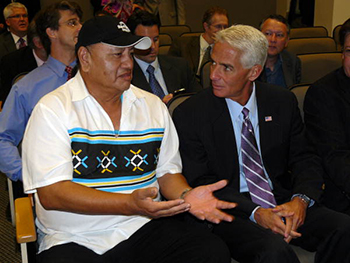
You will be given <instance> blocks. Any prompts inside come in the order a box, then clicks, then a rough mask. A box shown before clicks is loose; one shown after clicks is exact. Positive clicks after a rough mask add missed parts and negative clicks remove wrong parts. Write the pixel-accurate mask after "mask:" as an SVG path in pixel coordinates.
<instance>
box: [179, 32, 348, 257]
mask: <svg viewBox="0 0 350 263" xmlns="http://www.w3.org/2000/svg"><path fill="white" fill-rule="evenodd" d="M267 48H268V43H267V40H266V38H265V36H264V35H263V34H262V33H261V32H260V31H259V30H257V29H255V28H253V27H251V26H245V25H235V26H232V27H230V28H228V29H225V30H223V31H220V32H219V33H217V40H216V43H215V45H214V47H213V52H212V55H211V57H212V60H213V65H212V67H211V73H210V78H211V81H212V88H209V89H205V90H203V91H202V92H200V93H198V94H196V95H194V96H193V97H191V98H190V99H188V100H186V101H185V102H184V103H182V104H180V105H179V106H178V107H177V108H176V109H175V111H174V122H175V125H176V128H177V131H178V134H179V138H180V154H181V158H182V163H183V174H184V175H185V177H186V178H187V180H188V182H189V184H190V185H191V186H193V187H194V186H198V185H203V184H208V183H210V182H216V181H217V180H221V179H225V180H227V181H228V185H227V187H226V188H224V189H222V190H220V191H219V192H217V193H216V196H217V197H218V198H220V199H222V200H226V201H233V202H236V203H238V206H237V208H236V209H235V210H234V211H233V210H232V211H228V212H229V213H231V214H233V215H234V216H235V220H234V221H233V222H232V223H226V222H225V223H221V224H218V225H210V224H207V222H204V224H206V225H208V227H209V228H210V229H211V231H213V233H215V234H217V235H219V236H220V237H221V238H222V239H223V240H224V241H225V242H226V244H227V245H228V247H229V249H230V251H231V257H232V258H234V259H236V260H237V261H239V262H266V263H274V262H276V263H280V262H284V263H289V262H299V260H298V258H297V256H296V255H295V253H294V251H293V250H292V249H291V247H290V246H289V244H288V243H291V244H294V245H297V246H300V247H302V248H304V249H307V250H309V251H317V253H316V257H315V258H316V261H315V262H316V263H320V262H350V250H349V242H350V217H349V216H347V215H345V214H342V213H338V212H335V211H333V210H330V209H328V208H325V207H322V206H321V205H320V204H319V198H320V195H321V193H322V183H323V180H322V172H323V171H322V167H321V165H320V160H319V158H318V156H317V155H315V154H314V153H313V152H312V148H311V147H310V146H309V145H308V144H307V141H306V138H305V136H304V133H303V123H302V120H301V116H300V112H299V110H298V103H297V100H296V98H295V96H294V94H293V93H291V92H290V91H288V90H285V89H281V88H279V87H276V86H274V85H271V84H266V83H261V82H255V80H256V79H257V78H258V76H259V74H260V73H261V71H262V68H263V65H264V62H265V59H266V55H267ZM193 220H194V221H195V219H193ZM195 222H198V223H201V224H203V222H199V221H195ZM204 229H205V228H204ZM206 229H208V228H206Z"/></svg>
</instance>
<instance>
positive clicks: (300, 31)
mask: <svg viewBox="0 0 350 263" xmlns="http://www.w3.org/2000/svg"><path fill="white" fill-rule="evenodd" d="M309 37H328V31H327V28H325V27H324V26H313V27H300V28H292V29H291V30H290V33H289V38H309Z"/></svg>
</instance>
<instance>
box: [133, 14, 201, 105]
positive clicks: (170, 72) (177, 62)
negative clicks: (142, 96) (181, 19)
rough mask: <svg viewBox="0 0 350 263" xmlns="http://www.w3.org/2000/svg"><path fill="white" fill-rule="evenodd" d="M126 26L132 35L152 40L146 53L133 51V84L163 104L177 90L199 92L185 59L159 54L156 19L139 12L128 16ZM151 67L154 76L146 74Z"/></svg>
mask: <svg viewBox="0 0 350 263" xmlns="http://www.w3.org/2000/svg"><path fill="white" fill-rule="evenodd" d="M127 26H128V27H129V29H130V30H131V32H132V33H133V34H135V35H138V36H147V37H149V38H150V39H151V40H152V45H151V48H150V49H149V50H146V51H141V50H135V52H134V69H133V79H132V82H131V83H132V84H133V85H135V86H137V87H139V88H141V89H144V90H146V91H149V92H151V93H154V94H156V95H157V96H159V97H160V98H161V99H162V100H163V102H165V103H167V102H168V101H169V100H170V99H171V98H172V97H173V95H174V93H176V92H177V91H179V90H183V89H184V91H186V92H196V91H199V90H200V89H201V86H200V84H199V83H198V82H197V81H196V78H195V76H194V74H193V72H192V71H191V69H190V67H189V65H188V62H187V61H186V60H185V59H183V58H174V57H170V56H165V55H158V50H159V26H160V24H159V20H158V19H157V17H155V16H154V15H152V14H150V13H148V12H147V11H144V10H138V11H136V12H134V13H133V14H132V15H131V16H130V18H129V19H128V21H127ZM152 67H153V71H154V75H153V74H152V72H150V71H149V70H151V68H152ZM152 75H153V76H154V77H155V79H153V76H152ZM159 85H160V87H159Z"/></svg>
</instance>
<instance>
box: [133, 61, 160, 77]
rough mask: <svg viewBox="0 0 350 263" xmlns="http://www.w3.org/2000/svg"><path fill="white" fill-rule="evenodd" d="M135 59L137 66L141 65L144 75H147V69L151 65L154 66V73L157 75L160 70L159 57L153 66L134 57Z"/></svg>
mask: <svg viewBox="0 0 350 263" xmlns="http://www.w3.org/2000/svg"><path fill="white" fill-rule="evenodd" d="M134 58H135V61H136V62H137V64H139V66H140V68H141V70H142V72H143V74H146V72H147V68H148V66H149V65H152V66H153V67H154V73H157V72H158V70H159V62H158V57H156V60H155V61H153V62H152V63H151V64H150V63H147V62H145V61H143V60H141V59H139V58H137V57H134ZM147 74H148V73H147Z"/></svg>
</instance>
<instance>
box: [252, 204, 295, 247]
mask: <svg viewBox="0 0 350 263" xmlns="http://www.w3.org/2000/svg"><path fill="white" fill-rule="evenodd" d="M293 216H294V212H293V211H289V210H285V209H281V206H278V207H275V208H273V209H271V208H259V209H257V210H256V211H255V215H254V218H255V221H256V222H257V223H258V224H259V225H260V226H262V227H264V228H268V229H271V230H272V232H274V233H276V234H280V235H282V236H284V239H285V241H286V242H289V241H290V240H291V239H292V238H297V237H300V236H301V234H300V233H298V232H296V229H292V219H293ZM284 221H285V222H286V223H284Z"/></svg>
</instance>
